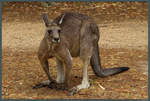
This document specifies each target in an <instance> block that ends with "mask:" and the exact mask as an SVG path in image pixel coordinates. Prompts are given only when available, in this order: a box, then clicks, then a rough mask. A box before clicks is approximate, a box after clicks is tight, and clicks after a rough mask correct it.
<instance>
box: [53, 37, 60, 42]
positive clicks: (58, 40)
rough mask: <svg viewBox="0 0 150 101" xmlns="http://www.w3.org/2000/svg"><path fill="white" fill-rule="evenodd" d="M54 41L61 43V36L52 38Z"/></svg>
mask: <svg viewBox="0 0 150 101" xmlns="http://www.w3.org/2000/svg"><path fill="white" fill-rule="evenodd" d="M52 41H53V42H57V43H59V42H60V38H53V40H52Z"/></svg>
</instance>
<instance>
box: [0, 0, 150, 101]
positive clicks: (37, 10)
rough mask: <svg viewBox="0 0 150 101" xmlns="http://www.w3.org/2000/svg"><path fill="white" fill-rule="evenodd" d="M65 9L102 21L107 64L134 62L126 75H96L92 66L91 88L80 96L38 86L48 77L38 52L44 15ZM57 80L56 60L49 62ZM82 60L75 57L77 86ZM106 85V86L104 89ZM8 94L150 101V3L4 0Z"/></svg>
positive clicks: (5, 87) (4, 93)
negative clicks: (149, 50)
mask: <svg viewBox="0 0 150 101" xmlns="http://www.w3.org/2000/svg"><path fill="white" fill-rule="evenodd" d="M64 11H74V12H80V13H83V14H87V15H89V16H92V17H93V18H94V20H95V21H96V22H97V24H98V26H99V29H100V33H101V37H100V42H99V48H100V56H101V61H102V66H103V67H105V68H106V67H108V68H109V67H116V66H129V67H130V68H131V69H130V70H129V71H127V72H125V73H122V74H118V75H115V76H111V77H107V78H98V77H96V76H95V75H94V74H93V72H92V70H91V67H90V66H89V75H90V83H91V87H90V88H89V89H85V90H81V91H80V92H79V93H78V94H76V95H74V96H70V97H68V96H66V91H56V90H55V89H47V88H41V89H37V90H33V89H32V86H33V85H34V84H36V83H38V82H41V81H43V80H47V77H46V75H45V74H44V72H43V70H42V68H41V66H40V64H39V61H38V58H37V50H38V47H39V43H40V41H41V40H42V38H43V36H44V24H43V23H42V19H41V14H42V12H46V13H47V15H48V16H49V18H51V19H53V18H55V17H56V16H58V15H60V14H61V13H62V12H64ZM49 65H50V66H51V68H50V71H51V74H52V76H53V77H54V78H56V63H55V59H50V60H49ZM81 66H82V63H81V61H80V59H79V58H75V59H74V60H73V70H72V78H73V80H72V83H71V85H72V86H75V85H77V84H79V83H80V82H81V79H82V75H81V73H82V68H81ZM100 85H101V86H103V87H104V88H105V90H103V89H102V88H101V87H100ZM2 98H4V99H63V98H65V99H146V98H148V3H147V2H97V3H95V2H91V3H89V4H88V5H86V4H85V3H84V2H62V3H59V2H56V3H49V5H47V4H46V3H43V2H7V3H2Z"/></svg>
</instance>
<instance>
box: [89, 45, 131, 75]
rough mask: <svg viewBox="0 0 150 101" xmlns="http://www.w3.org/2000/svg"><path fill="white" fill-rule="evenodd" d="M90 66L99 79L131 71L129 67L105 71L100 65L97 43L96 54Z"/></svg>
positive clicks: (94, 53)
mask: <svg viewBox="0 0 150 101" xmlns="http://www.w3.org/2000/svg"><path fill="white" fill-rule="evenodd" d="M90 64H91V66H92V69H93V71H94V73H95V74H96V76H98V77H106V76H111V75H115V74H118V73H121V72H124V71H127V70H128V69H129V67H116V68H107V69H103V68H102V66H101V63H100V57H99V50H98V43H96V46H95V47H94V52H93V55H92V57H91V60H90Z"/></svg>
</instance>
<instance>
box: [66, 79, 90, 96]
mask: <svg viewBox="0 0 150 101" xmlns="http://www.w3.org/2000/svg"><path fill="white" fill-rule="evenodd" d="M89 87H90V84H89V83H88V82H84V83H82V84H80V85H78V86H76V87H73V88H72V89H70V90H69V91H68V93H67V96H71V95H74V94H76V93H78V92H79V91H80V90H81V89H85V88H89Z"/></svg>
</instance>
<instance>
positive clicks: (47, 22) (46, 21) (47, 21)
mask: <svg viewBox="0 0 150 101" xmlns="http://www.w3.org/2000/svg"><path fill="white" fill-rule="evenodd" d="M42 18H43V21H44V23H45V26H46V27H48V25H49V24H50V21H49V20H48V17H47V15H46V14H45V13H43V14H42Z"/></svg>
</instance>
